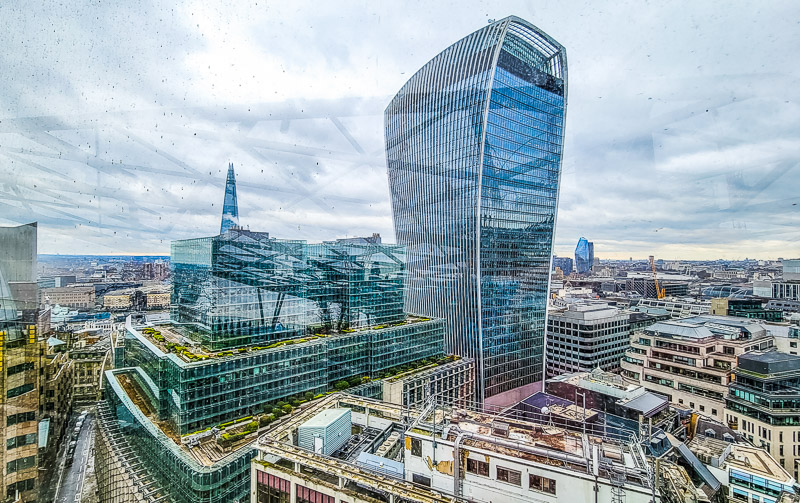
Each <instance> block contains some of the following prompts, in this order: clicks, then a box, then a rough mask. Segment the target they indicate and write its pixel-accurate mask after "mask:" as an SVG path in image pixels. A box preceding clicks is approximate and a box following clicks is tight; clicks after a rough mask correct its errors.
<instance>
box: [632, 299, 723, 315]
mask: <svg viewBox="0 0 800 503" xmlns="http://www.w3.org/2000/svg"><path fill="white" fill-rule="evenodd" d="M637 305H638V306H644V307H655V308H660V309H664V310H666V311H667V312H668V313H669V315H670V316H671V317H672V318H688V317H690V316H700V315H703V314H709V312H710V311H711V303H710V302H708V301H696V302H693V301H686V300H677V299H641V300H639V302H638V303H637Z"/></svg>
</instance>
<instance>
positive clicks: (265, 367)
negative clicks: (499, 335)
mask: <svg viewBox="0 0 800 503" xmlns="http://www.w3.org/2000/svg"><path fill="white" fill-rule="evenodd" d="M444 336H445V322H444V320H417V321H415V322H408V321H404V322H399V323H395V324H393V326H386V327H380V328H365V329H363V330H357V331H353V332H352V333H343V334H339V335H331V336H327V337H320V338H317V339H314V340H312V341H308V342H302V343H297V344H287V345H284V346H280V347H277V348H272V349H260V350H251V351H247V352H243V353H239V352H233V353H231V354H230V355H229V356H222V357H218V356H215V357H213V358H210V359H207V360H204V361H199V362H187V361H184V360H183V359H181V358H180V357H179V356H177V355H176V354H174V353H169V354H166V353H164V352H163V351H161V349H159V348H158V347H157V346H156V345H155V344H153V343H152V342H151V341H149V340H148V339H147V337H145V336H144V335H143V334H141V333H140V332H139V331H138V330H136V329H135V328H134V327H132V326H130V325H129V326H128V327H126V333H125V345H124V356H123V357H122V358H121V360H122V366H123V367H133V368H135V373H134V374H132V375H135V376H136V379H137V380H138V381H139V382H140V383H141V388H142V390H143V393H145V394H146V395H147V398H148V400H149V401H150V402H151V403H150V405H151V408H152V409H153V410H154V411H157V414H158V416H159V419H161V420H164V421H168V422H169V423H170V424H171V425H172V427H173V428H174V429H175V431H176V432H178V433H179V434H186V433H190V432H192V431H197V430H199V429H202V428H204V427H206V426H211V425H215V424H219V423H221V422H223V421H226V420H230V419H233V418H238V417H243V416H247V415H251V414H254V413H256V412H259V411H260V408H261V405H262V404H264V403H266V402H270V401H276V400H280V399H283V398H286V397H288V396H291V395H298V394H301V393H304V392H306V391H311V392H313V393H319V392H322V391H326V390H327V389H328V388H329V387H330V386H331V385H332V384H333V383H335V382H336V381H340V380H344V379H348V378H351V377H355V376H362V377H363V376H377V375H378V374H379V373H381V372H382V371H384V370H388V369H390V368H392V367H397V366H401V365H403V364H406V363H409V362H412V361H417V360H421V359H423V358H430V357H440V356H443V355H444Z"/></svg>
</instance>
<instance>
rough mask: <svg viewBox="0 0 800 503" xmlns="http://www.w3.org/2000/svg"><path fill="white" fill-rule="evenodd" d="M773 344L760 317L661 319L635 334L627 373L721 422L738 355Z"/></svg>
mask: <svg viewBox="0 0 800 503" xmlns="http://www.w3.org/2000/svg"><path fill="white" fill-rule="evenodd" d="M773 345H774V342H773V338H772V336H770V335H769V334H768V333H767V331H766V330H765V329H764V327H762V326H761V325H759V324H758V323H756V322H753V321H750V320H746V319H742V318H733V317H730V316H709V315H707V316H695V317H692V318H684V319H681V320H672V321H661V322H658V323H656V324H654V325H651V326H649V327H647V328H645V329H643V330H641V331H638V332H635V333H634V334H633V336H631V347H630V348H629V349H628V350H627V351H626V352H625V356H623V358H622V361H621V366H622V376H623V377H625V378H626V379H628V380H631V381H633V382H637V383H639V384H641V385H642V386H644V387H645V388H647V389H649V390H651V391H653V392H656V393H660V394H663V395H666V396H667V397H668V398H669V400H670V401H671V402H672V403H674V404H676V405H680V406H683V407H690V408H692V409H694V410H695V411H696V412H698V413H699V414H700V415H704V416H706V417H710V418H712V419H716V420H717V421H722V420H723V418H724V417H725V416H724V414H723V408H724V407H725V395H726V393H727V391H728V384H729V383H730V382H731V380H732V377H731V376H732V370H733V368H734V367H735V366H736V357H737V356H739V355H741V354H743V353H745V352H747V351H753V350H759V349H761V350H763V349H767V348H770V347H772V346H773Z"/></svg>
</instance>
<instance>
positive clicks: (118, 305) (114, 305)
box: [103, 294, 133, 311]
mask: <svg viewBox="0 0 800 503" xmlns="http://www.w3.org/2000/svg"><path fill="white" fill-rule="evenodd" d="M132 305H133V303H132V302H131V296H130V295H128V294H118V295H111V294H106V295H104V296H103V307H104V308H105V309H110V310H112V311H122V310H125V309H130V308H131V306H132Z"/></svg>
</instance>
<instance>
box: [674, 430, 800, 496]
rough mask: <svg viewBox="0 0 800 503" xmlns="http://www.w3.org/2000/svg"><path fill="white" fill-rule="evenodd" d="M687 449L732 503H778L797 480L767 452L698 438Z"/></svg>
mask: <svg viewBox="0 0 800 503" xmlns="http://www.w3.org/2000/svg"><path fill="white" fill-rule="evenodd" d="M687 447H688V448H689V449H690V450H691V451H692V452H693V453H694V454H695V455H696V456H697V458H698V459H699V460H700V461H701V462H702V463H703V464H704V465H706V468H707V469H708V470H709V471H710V472H711V474H712V475H714V477H716V479H717V480H719V481H720V482H721V483H722V485H723V486H724V487H725V488H726V490H727V495H728V501H731V502H737V501H741V502H748V503H749V502H754V503H756V502H759V503H775V502H776V501H778V499H779V498H780V497H781V494H783V493H788V494H791V495H794V494H795V490H794V484H795V479H794V478H793V477H792V476H791V475H790V474H789V473H788V472H787V471H786V470H784V469H783V467H781V465H780V464H778V462H777V461H776V460H775V458H773V457H772V456H770V454H769V453H768V452H767V451H765V450H764V449H761V448H758V447H752V446H749V445H746V444H735V443H731V442H725V441H722V440H717V439H714V438H709V437H707V436H705V435H696V436H695V437H694V438H693V439H692V440H691V441H690V442H689V443H688V444H687Z"/></svg>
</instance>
